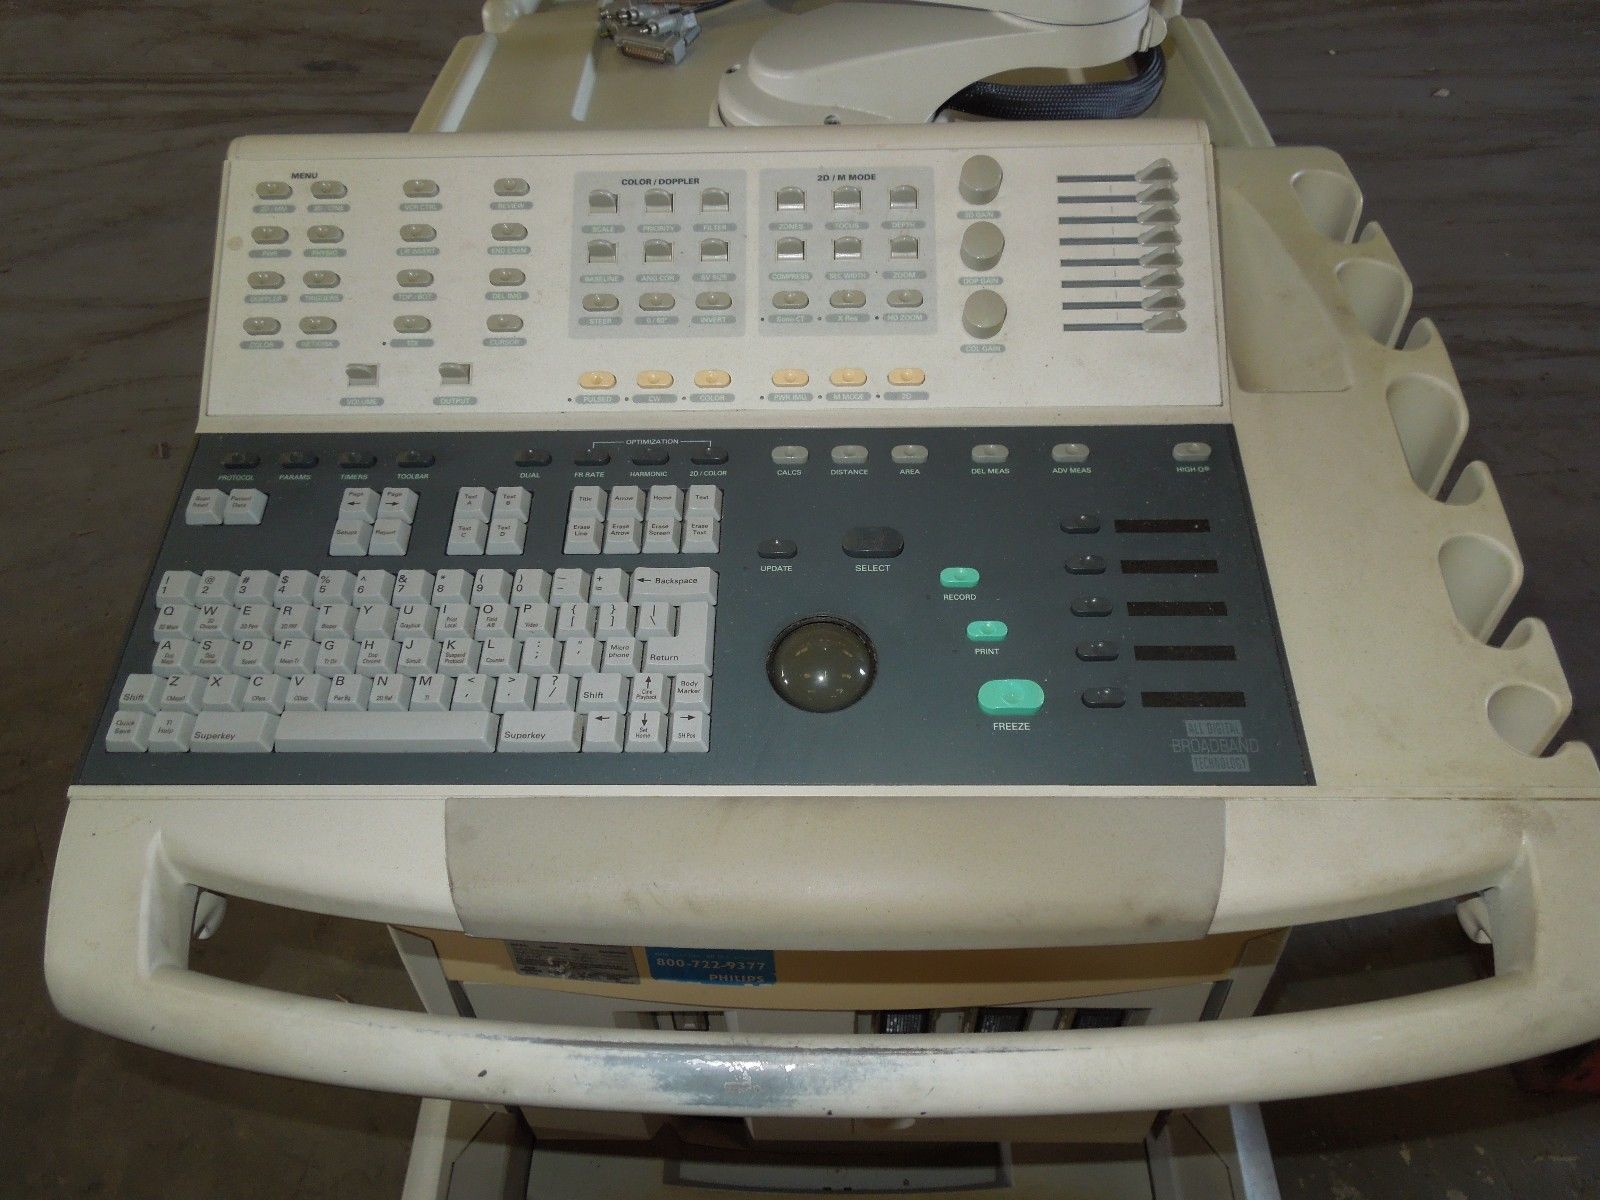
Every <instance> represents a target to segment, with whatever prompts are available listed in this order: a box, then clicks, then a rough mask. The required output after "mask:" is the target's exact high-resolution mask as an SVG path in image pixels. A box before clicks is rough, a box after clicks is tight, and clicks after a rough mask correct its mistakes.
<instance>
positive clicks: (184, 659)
mask: <svg viewBox="0 0 1600 1200" xmlns="http://www.w3.org/2000/svg"><path fill="white" fill-rule="evenodd" d="M194 650H195V647H194V643H193V642H191V641H190V640H189V639H188V638H164V639H162V640H161V641H159V642H157V643H156V652H155V655H154V657H153V658H152V659H151V663H150V672H151V674H153V675H160V676H162V677H171V676H173V675H182V674H183V673H184V672H186V671H187V670H188V669H189V666H190V664H191V663H193V662H194Z"/></svg>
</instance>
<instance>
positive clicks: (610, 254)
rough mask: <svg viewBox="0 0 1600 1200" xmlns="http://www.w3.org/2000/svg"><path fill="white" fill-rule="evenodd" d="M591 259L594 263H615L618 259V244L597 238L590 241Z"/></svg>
mask: <svg viewBox="0 0 1600 1200" xmlns="http://www.w3.org/2000/svg"><path fill="white" fill-rule="evenodd" d="M589 261H590V262H592V263H614V262H616V261H617V244H616V243H615V242H607V241H604V240H602V239H599V238H596V239H594V240H593V241H591V242H590V243H589Z"/></svg>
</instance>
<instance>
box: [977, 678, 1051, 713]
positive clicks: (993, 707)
mask: <svg viewBox="0 0 1600 1200" xmlns="http://www.w3.org/2000/svg"><path fill="white" fill-rule="evenodd" d="M1043 707H1044V689H1043V688H1042V687H1040V686H1039V685H1038V684H1037V683H1035V682H1034V681H1033V680H1031V679H991V680H989V682H988V683H986V684H984V685H983V686H982V687H980V688H979V689H978V708H979V710H980V711H982V713H983V715H984V716H986V717H1031V716H1033V715H1034V714H1035V713H1037V712H1038V711H1039V710H1040V709H1041V708H1043Z"/></svg>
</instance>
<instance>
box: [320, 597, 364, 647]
mask: <svg viewBox="0 0 1600 1200" xmlns="http://www.w3.org/2000/svg"><path fill="white" fill-rule="evenodd" d="M355 631H356V610H355V609H354V608H353V607H352V606H351V605H348V604H324V605H323V606H322V607H321V608H319V609H317V623H316V625H315V626H314V627H313V631H312V636H313V637H315V638H316V639H317V641H319V642H324V641H327V640H328V639H329V638H337V637H350V636H351V635H352V634H354V633H355Z"/></svg>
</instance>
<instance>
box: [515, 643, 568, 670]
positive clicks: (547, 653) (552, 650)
mask: <svg viewBox="0 0 1600 1200" xmlns="http://www.w3.org/2000/svg"><path fill="white" fill-rule="evenodd" d="M517 667H518V669H519V670H521V671H522V672H524V673H525V674H528V675H554V674H556V673H557V672H558V671H560V669H561V643H560V642H558V641H556V640H555V638H547V637H542V638H529V639H528V640H527V641H525V642H523V643H522V661H521V662H519V663H518V664H517Z"/></svg>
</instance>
